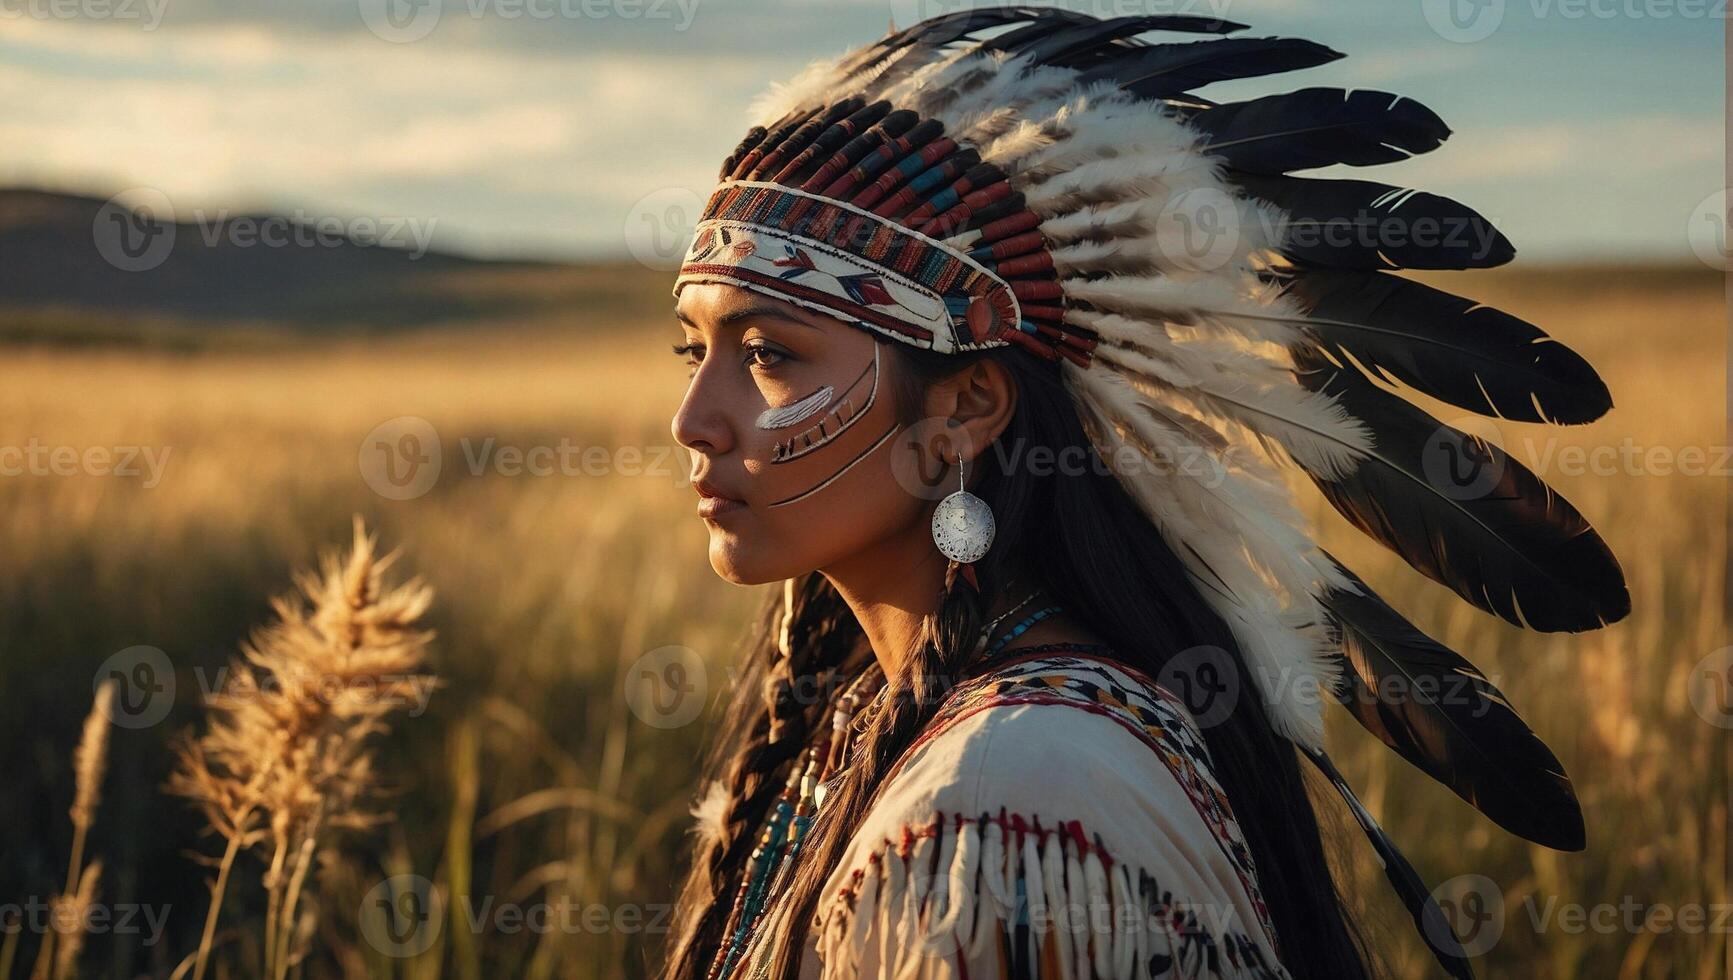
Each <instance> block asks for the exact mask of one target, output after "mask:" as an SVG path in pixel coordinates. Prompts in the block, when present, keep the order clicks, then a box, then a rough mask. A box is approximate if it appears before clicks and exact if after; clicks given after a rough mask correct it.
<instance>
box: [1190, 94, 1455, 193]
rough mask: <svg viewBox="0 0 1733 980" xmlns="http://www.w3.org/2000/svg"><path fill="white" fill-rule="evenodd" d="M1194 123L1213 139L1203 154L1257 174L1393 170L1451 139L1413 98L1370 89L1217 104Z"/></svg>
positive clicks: (1447, 128)
mask: <svg viewBox="0 0 1733 980" xmlns="http://www.w3.org/2000/svg"><path fill="white" fill-rule="evenodd" d="M1189 122H1190V123H1191V125H1193V126H1195V127H1196V128H1198V129H1201V130H1203V132H1204V133H1205V134H1206V135H1207V136H1208V137H1209V138H1208V140H1207V141H1206V145H1205V146H1204V147H1202V149H1203V151H1204V152H1205V153H1211V154H1214V155H1215V156H1219V157H1221V158H1222V159H1223V160H1225V161H1226V162H1227V164H1228V166H1230V167H1233V168H1234V169H1236V170H1243V171H1245V172H1246V173H1253V174H1281V173H1287V172H1288V171H1290V170H1306V169H1309V168H1312V167H1327V166H1330V165H1331V164H1336V163H1346V164H1350V165H1352V166H1356V167H1366V166H1371V165H1373V164H1379V163H1393V162H1395V161H1397V160H1406V159H1407V158H1409V157H1411V156H1414V155H1415V154H1418V153H1425V152H1427V151H1429V150H1435V149H1437V148H1438V146H1439V144H1441V143H1443V142H1444V140H1445V138H1446V137H1448V136H1449V135H1450V127H1449V126H1446V125H1444V120H1442V119H1440V118H1438V116H1437V115H1435V114H1434V113H1433V112H1432V110H1431V109H1428V108H1426V107H1425V106H1423V105H1421V104H1420V103H1418V102H1416V101H1414V100H1413V99H1405V98H1403V97H1402V96H1399V95H1391V94H1390V93H1389V92H1374V91H1370V90H1364V89H1363V90H1360V91H1355V92H1350V91H1348V90H1346V89H1339V88H1303V89H1300V90H1299V91H1297V92H1286V93H1283V94H1281V95H1271V96H1266V97H1265V98H1261V99H1252V100H1251V101H1249V102H1230V103H1227V104H1226V105H1219V106H1216V107H1215V108H1214V109H1210V110H1208V111H1206V112H1200V113H1198V114H1196V115H1194V116H1192V117H1191V119H1190V120H1189Z"/></svg>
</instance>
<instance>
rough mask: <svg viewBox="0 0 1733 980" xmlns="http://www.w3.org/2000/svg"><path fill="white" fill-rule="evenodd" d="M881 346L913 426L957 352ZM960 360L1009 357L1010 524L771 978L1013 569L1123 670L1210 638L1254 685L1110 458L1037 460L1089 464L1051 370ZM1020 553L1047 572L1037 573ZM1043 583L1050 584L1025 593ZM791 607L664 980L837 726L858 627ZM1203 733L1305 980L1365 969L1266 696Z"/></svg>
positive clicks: (908, 695)
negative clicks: (831, 716)
mask: <svg viewBox="0 0 1733 980" xmlns="http://www.w3.org/2000/svg"><path fill="white" fill-rule="evenodd" d="M888 346H890V347H892V348H893V349H894V350H895V351H896V356H897V357H898V358H899V360H900V362H901V365H902V366H903V367H904V368H905V370H904V371H903V372H902V373H904V374H906V375H908V376H909V378H910V381H909V383H908V384H907V385H905V390H904V391H902V392H900V393H899V394H900V395H901V399H900V401H901V404H902V407H903V414H904V416H905V419H906V420H908V421H910V422H913V421H915V420H916V418H918V416H919V409H918V405H919V401H918V396H919V395H920V394H921V392H922V391H924V389H925V387H926V386H927V385H929V384H931V383H932V382H933V381H934V380H936V379H938V378H942V377H945V376H947V375H950V374H952V373H954V372H956V371H957V370H959V369H960V367H961V366H962V365H963V363H965V362H964V360H963V358H960V357H959V356H957V355H938V354H933V353H930V352H926V351H920V350H917V349H914V348H908V347H904V346H902V345H888ZM967 356H968V357H992V358H994V359H996V360H998V361H999V362H1000V363H1001V364H1003V365H1004V367H1005V368H1006V369H1007V370H1008V371H1009V372H1010V373H1011V376H1012V378H1013V380H1014V381H1015V383H1016V386H1017V406H1016V409H1015V411H1014V413H1013V416H1012V419H1011V421H1010V423H1009V425H1008V426H1007V428H1006V430H1005V432H1004V433H1003V434H1002V435H1001V436H1000V438H999V440H998V442H997V444H996V445H995V446H994V447H990V448H989V449H988V450H987V451H985V452H983V453H981V454H980V455H979V457H978V459H977V462H976V463H975V465H974V466H973V467H972V469H973V471H974V472H975V474H976V476H977V483H976V485H975V486H973V487H971V488H970V489H971V490H972V491H973V492H974V493H975V494H977V495H979V496H980V497H982V498H983V499H985V500H986V501H987V502H988V504H990V505H991V507H992V508H993V513H994V515H995V516H996V518H997V521H998V535H997V538H996V540H995V542H994V545H993V548H992V551H991V552H990V553H989V554H988V555H987V557H986V558H985V559H983V560H982V561H981V562H979V563H978V564H977V566H976V567H977V571H978V573H979V578H980V582H981V591H980V593H979V594H977V593H974V592H972V591H971V590H968V589H955V590H952V591H951V592H950V593H948V594H947V595H946V596H945V597H944V599H943V601H942V602H941V604H940V607H939V609H938V611H937V613H936V614H935V615H934V616H932V617H930V619H929V621H928V623H927V627H926V629H925V635H924V636H923V638H922V641H921V643H920V644H919V649H917V650H916V651H915V652H914V655H913V656H911V657H909V658H907V659H906V660H905V662H904V663H903V665H902V666H901V668H900V669H899V675H898V676H895V677H890V678H887V684H888V692H887V693H888V694H889V697H888V699H887V700H886V702H885V706H884V709H883V710H882V711H880V712H879V713H878V714H877V715H876V716H875V717H874V719H873V722H872V724H871V725H870V727H869V728H868V730H867V731H866V732H865V734H864V737H863V740H862V743H861V750H860V751H859V752H858V753H857V755H856V756H855V757H854V761H853V763H852V765H851V766H850V767H849V769H848V770H847V771H846V773H845V775H844V776H843V778H842V781H841V783H840V785H839V786H837V787H836V788H835V789H834V790H833V791H832V793H831V795H830V797H829V798H828V799H827V800H826V804H825V807H824V809H823V810H822V811H821V812H820V814H819V816H818V818H817V819H816V820H815V821H814V822H813V825H812V827H811V829H810V831H809V832H808V836H807V838H806V841H805V843H804V844H803V845H802V855H801V859H800V866H799V868H798V869H797V871H796V873H795V874H794V875H793V876H792V877H791V880H790V882H789V884H788V885H787V889H788V891H787V893H786V894H785V895H784V896H782V897H781V898H780V899H779V901H781V902H788V903H790V905H789V909H790V911H791V912H792V914H791V915H788V916H786V917H783V918H781V919H780V920H779V930H778V931H779V933H780V934H779V935H775V936H773V937H771V938H772V940H773V942H774V943H775V945H774V946H773V947H771V948H773V949H775V950H776V959H775V963H774V964H773V970H772V975H773V976H775V977H778V978H793V977H795V976H796V975H797V974H798V966H799V957H800V956H801V955H802V951H803V950H804V948H805V946H806V941H805V940H806V933H807V931H808V928H809V924H810V922H811V920H812V916H813V913H814V911H815V910H816V908H817V903H818V899H819V895H820V892H821V891H822V889H823V886H824V883H825V881H826V880H827V879H828V878H829V877H830V875H831V874H832V872H833V871H834V870H835V867H836V865H837V863H838V861H839V860H840V859H841V855H842V852H843V849H844V847H845V846H846V845H847V843H848V839H849V836H850V834H851V833H852V831H853V828H855V827H856V826H858V825H859V823H860V820H861V818H862V817H863V816H864V814H865V813H866V810H867V808H868V806H869V805H870V803H871V801H872V798H873V796H874V795H875V793H876V792H877V791H878V789H879V787H880V784H881V783H882V782H883V780H884V778H885V775H886V773H887V772H888V771H889V770H890V768H891V766H892V765H893V763H895V762H896V760H897V759H898V757H899V756H900V755H901V754H902V753H903V751H904V750H905V749H906V748H907V747H908V746H909V744H910V743H911V742H912V741H913V740H914V738H915V737H916V736H917V735H918V734H919V733H920V731H921V730H922V729H923V728H924V727H925V726H926V724H927V722H928V721H929V720H930V719H931V718H932V715H933V713H934V712H935V711H936V710H937V708H938V705H939V702H940V700H941V699H942V698H943V696H944V694H945V693H946V691H948V690H949V687H950V685H951V684H953V683H954V682H955V681H956V679H957V678H958V677H959V676H960V675H961V673H962V672H963V671H964V670H965V669H966V667H967V663H966V661H967V660H968V658H969V656H970V655H971V654H972V652H973V648H974V643H975V638H976V636H977V634H978V632H979V630H980V628H981V625H982V622H983V613H984V612H985V607H986V604H987V603H988V602H989V601H990V600H991V597H993V596H995V595H997V593H998V591H999V589H1001V588H1002V587H1003V586H1004V585H1005V583H1006V579H1007V575H1008V573H1009V572H1011V571H1012V570H1016V571H1017V573H1018V576H1019V586H1018V588H1019V590H1022V589H1024V588H1028V587H1032V586H1035V585H1039V586H1040V587H1041V588H1042V589H1043V590H1044V593H1045V595H1047V596H1050V597H1052V599H1053V600H1054V601H1056V602H1058V603H1059V604H1061V605H1063V607H1064V609H1065V613H1066V615H1067V616H1068V617H1070V618H1071V619H1073V620H1074V621H1076V622H1078V623H1081V624H1084V625H1086V626H1087V627H1088V628H1089V629H1090V630H1091V631H1092V632H1094V633H1095V634H1096V635H1097V636H1099V637H1101V638H1102V639H1103V640H1104V641H1105V642H1106V643H1107V644H1108V645H1110V646H1111V648H1112V651H1113V652H1112V654H1111V656H1112V657H1113V658H1114V659H1116V660H1118V661H1119V662H1121V663H1124V664H1125V665H1127V666H1129V667H1132V668H1135V669H1137V670H1140V671H1142V672H1144V673H1146V674H1148V675H1150V676H1158V675H1159V674H1160V672H1161V668H1162V666H1163V665H1164V664H1166V663H1167V662H1168V661H1169V660H1170V659H1172V658H1173V657H1175V656H1176V655H1179V654H1180V653H1182V652H1183V651H1186V650H1190V649H1195V648H1198V647H1201V646H1210V647H1215V648H1217V649H1220V650H1222V651H1226V653H1227V655H1228V656H1229V657H1231V658H1233V663H1234V666H1235V667H1236V668H1237V669H1238V672H1239V674H1238V676H1239V677H1241V678H1246V677H1249V676H1250V675H1249V674H1248V673H1247V671H1246V668H1245V664H1244V661H1243V659H1242V658H1241V655H1240V652H1239V648H1238V646H1237V645H1236V644H1235V642H1234V639H1233V635H1232V633H1231V632H1230V631H1229V629H1228V627H1227V624H1226V623H1225V622H1223V621H1222V619H1221V618H1220V617H1219V616H1217V615H1216V614H1215V613H1214V612H1213V611H1212V610H1211V609H1210V608H1209V607H1208V605H1207V604H1206V603H1205V601H1204V600H1203V598H1202V597H1201V596H1200V595H1199V594H1198V592H1197V589H1196V587H1195V586H1194V585H1193V584H1192V583H1191V581H1190V579H1189V578H1188V577H1187V573H1186V571H1185V568H1184V566H1183V565H1182V564H1181V563H1180V560H1179V559H1178V558H1177V557H1176V556H1175V554H1174V553H1173V551H1172V550H1171V549H1170V548H1169V547H1168V545H1167V542H1166V540H1165V539H1164V538H1163V537H1162V536H1161V533H1160V532H1159V531H1158V530H1157V529H1156V528H1155V526H1154V525H1153V524H1151V523H1150V521H1149V519H1148V518H1147V517H1146V516H1145V515H1144V514H1143V513H1142V511H1140V510H1139V508H1138V506H1137V504H1136V502H1135V501H1133V500H1132V499H1131V497H1130V496H1128V495H1127V493H1126V492H1125V490H1124V488H1123V487H1121V486H1120V484H1119V482H1118V479H1117V478H1116V477H1115V476H1114V475H1113V474H1112V473H1111V472H1109V471H1108V470H1106V469H1105V468H1104V466H1097V465H1080V466H1079V465H1072V466H1057V465H1051V466H1049V465H1043V466H1036V465H1032V463H1031V460H1032V459H1034V458H1040V459H1043V460H1045V461H1052V460H1056V459H1069V460H1078V459H1080V458H1084V457H1085V456H1086V458H1087V459H1088V460H1091V461H1093V460H1095V459H1096V457H1095V456H1094V454H1093V453H1092V452H1089V451H1088V447H1089V446H1090V445H1091V443H1090V441H1089V438H1088V435H1087V433H1086V431H1085V429H1084V426H1083V423H1082V421H1081V419H1080V418H1079V416H1078V412H1077V408H1076V405H1075V404H1074V403H1073V401H1072V399H1071V396H1070V394H1069V393H1068V392H1067V391H1066V390H1065V388H1064V386H1063V384H1062V382H1061V379H1060V377H1059V375H1058V373H1057V372H1056V371H1055V370H1054V369H1053V366H1052V365H1050V364H1045V363H1040V362H1037V361H1036V360H1034V359H1033V358H1032V357H1031V356H1030V355H1028V354H1026V353H1024V352H1022V351H1011V352H998V351H996V352H992V353H988V354H975V355H967ZM1079 450H1084V451H1085V452H1084V456H1080V455H1079ZM1037 453H1038V454H1039V456H1035V455H1034V454H1037ZM1062 453H1063V455H1061V454H1062ZM1026 556H1039V560H1038V561H1025V560H1024V559H1025V557H1026ZM1031 575H1034V576H1036V577H1037V581H1029V576H1031ZM794 595H795V602H794V605H793V615H792V618H791V619H790V620H789V621H788V640H789V644H788V654H787V655H786V656H785V655H783V654H782V653H781V652H780V650H781V646H780V645H779V643H778V642H776V641H777V638H778V635H779V633H780V631H781V629H782V623H781V618H782V616H783V603H782V597H781V596H780V595H778V596H777V597H776V599H775V601H773V602H772V603H771V604H770V605H769V607H768V608H767V610H766V614H765V617H764V623H763V626H762V628H761V633H762V635H761V637H760V638H759V641H758V643H757V646H756V648H755V649H754V650H753V652H752V653H751V655H750V657H749V659H748V662H747V664H746V665H745V674H744V676H745V677H746V678H747V681H748V684H749V685H750V686H749V687H748V688H747V690H753V689H756V690H757V691H758V692H759V693H760V695H761V696H760V697H757V698H753V697H745V696H743V697H737V698H735V699H734V703H733V704H732V705H731V706H730V711H729V716H728V718H727V720H726V723H725V726H724V728H723V730H722V733H721V736H720V739H719V741H718V742H717V744H716V746H715V749H714V751H713V754H712V758H711V760H710V763H709V765H708V778H709V779H710V780H713V781H715V782H716V783H717V784H718V785H719V786H720V788H721V791H722V792H723V793H725V794H726V802H725V805H724V807H723V813H722V815H721V824H722V832H721V833H720V835H718V836H715V837H711V838H707V839H703V840H701V841H700V844H699V846H698V848H697V851H696V853H695V855H694V857H693V862H692V868H691V872H690V874H689V875H688V877H687V879H686V883H685V886H684V888H683V889H682V892H681V895H680V898H679V902H678V905H677V907H676V908H677V912H676V924H675V929H674V932H673V936H672V942H671V944H670V947H669V950H668V956H667V959H666V962H665V965H664V968H663V972H662V974H661V975H662V977H663V978H664V980H703V978H704V976H705V971H706V969H707V967H708V966H709V963H710V960H711V959H712V958H713V957H714V956H715V954H716V950H717V948H718V946H719V945H720V944H721V943H722V942H723V940H724V937H723V936H722V935H721V933H722V930H723V929H724V927H725V922H726V919H727V918H728V913H729V908H730V903H731V901H732V899H733V897H734V892H735V889H736V888H737V886H738V884H739V882H740V879H741V876H742V875H743V873H744V869H745V866H746V864H747V857H748V856H749V854H750V853H751V851H752V848H753V845H754V843H755V842H756V835H757V833H758V830H759V827H760V825H761V824H762V822H763V820H764V818H765V815H766V813H767V811H768V809H769V807H770V805H771V803H772V802H773V799H774V797H775V796H776V794H777V791H778V790H779V789H780V788H781V786H782V781H783V774H779V773H778V769H779V768H781V767H782V766H783V765H784V764H785V763H787V762H788V761H789V760H791V759H792V758H794V756H795V755H796V754H797V753H798V752H799V751H800V749H801V748H802V747H803V746H804V745H805V744H806V741H807V739H808V736H809V734H811V733H812V732H813V731H814V729H815V726H816V725H819V724H822V723H825V719H824V718H823V717H822V714H823V712H824V711H825V710H826V707H827V705H826V703H825V699H824V698H814V697H810V696H806V697H803V696H801V692H803V691H805V692H808V693H810V692H811V691H813V690H816V689H817V688H818V687H819V686H820V683H819V681H818V679H819V678H820V677H823V676H828V675H827V673H826V672H827V671H833V670H834V669H835V668H836V667H837V666H838V665H839V664H840V663H841V662H842V660H843V658H844V657H846V656H847V655H848V652H849V650H850V649H851V648H852V647H853V646H854V644H855V643H856V641H857V640H858V638H859V635H860V627H859V624H858V623H857V622H856V621H855V619H854V616H853V615H852V613H851V612H850V611H849V609H848V607H847V606H846V605H845V604H844V603H843V602H842V600H841V598H840V597H839V596H838V595H837V593H836V590H835V589H833V588H832V587H831V586H830V584H829V583H828V582H827V581H826V580H825V579H824V578H823V576H821V575H818V574H816V573H813V574H808V575H806V576H803V577H802V578H801V579H799V580H797V582H796V584H795V589H794ZM1212 720H1213V719H1212ZM1203 733H1204V740H1205V742H1206V743H1207V744H1208V747H1209V751H1210V755H1211V761H1212V763H1213V768H1214V771H1215V774H1216V776H1217V778H1218V780H1219V781H1220V783H1221V785H1222V788H1223V790H1224V791H1225V792H1226V793H1227V797H1228V801H1229V804H1230V805H1231V806H1232V808H1233V810H1234V814H1235V816H1236V817H1237V819H1238V821H1239V823H1240V826H1241V829H1242V831H1243V832H1244V834H1245V837H1246V842H1247V844H1248V845H1249V847H1250V849H1251V853H1252V859H1253V861H1254V863H1255V865H1256V868H1257V876H1258V882H1259V885H1260V888H1261V890H1262V892H1263V895H1264V898H1265V900H1266V902H1267V903H1268V906H1269V912H1270V916H1271V919H1272V921H1273V924H1274V927H1275V931H1276V936H1277V942H1278V944H1279V946H1280V948H1281V958H1282V962H1283V965H1284V966H1286V967H1287V969H1288V971H1289V972H1290V973H1291V974H1293V975H1294V976H1295V977H1320V978H1330V980H1353V978H1358V977H1364V976H1366V975H1367V968H1366V965H1365V957H1364V950H1363V949H1362V945H1361V943H1360V941H1359V939H1358V936H1357V933H1356V932H1355V930H1354V929H1353V928H1352V927H1351V925H1350V923H1349V921H1348V917H1347V915H1346V914H1345V912H1344V910H1343V907H1342V903H1341V900H1340V896H1339V895H1338V893H1337V891H1336V887H1335V883H1334V880H1333V879H1332V877H1331V874H1330V869H1329V865H1328V862H1327V860H1326V857H1325V852H1324V846H1323V841H1322V838H1321V835H1320V832H1319V828H1318V822H1317V816H1316V814H1315V813H1314V811H1313V809H1312V804H1311V801H1310V799H1309V798H1308V797H1307V795H1306V789H1305V785H1304V783H1303V781H1302V779H1301V774H1300V768H1299V762H1298V758H1297V755H1296V753H1295V750H1294V748H1293V746H1292V745H1291V744H1289V743H1288V742H1286V741H1284V740H1283V739H1282V738H1281V737H1280V736H1278V735H1277V734H1276V733H1275V731H1274V730H1273V729H1272V728H1271V726H1270V721H1269V717H1268V715H1267V714H1266V711H1265V706H1264V704H1263V703H1262V701H1261V699H1260V698H1259V697H1258V696H1256V695H1255V694H1252V693H1250V692H1247V693H1246V694H1245V695H1243V696H1240V697H1238V698H1237V700H1235V701H1234V706H1233V709H1232V711H1231V712H1229V713H1228V715H1227V717H1225V718H1224V719H1223V720H1221V721H1219V722H1217V723H1214V724H1210V725H1207V726H1205V727H1204V728H1203Z"/></svg>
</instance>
